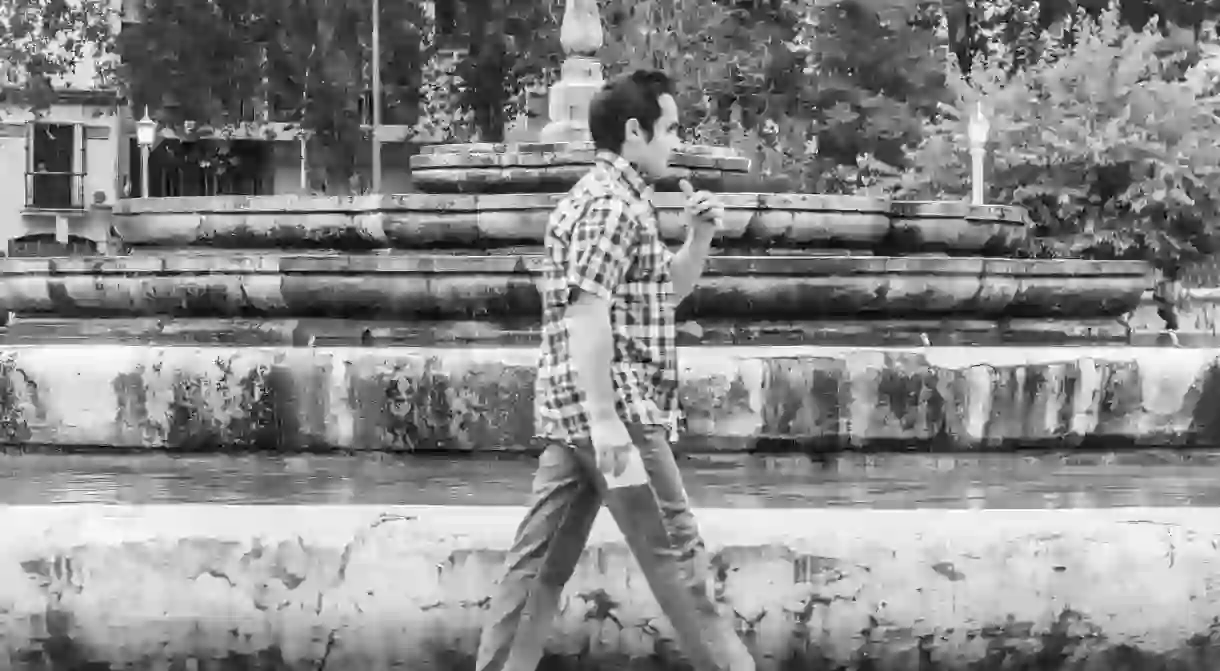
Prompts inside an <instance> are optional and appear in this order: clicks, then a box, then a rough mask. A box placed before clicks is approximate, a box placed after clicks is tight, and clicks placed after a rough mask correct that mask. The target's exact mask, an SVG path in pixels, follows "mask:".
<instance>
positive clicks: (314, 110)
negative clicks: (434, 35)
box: [118, 0, 431, 190]
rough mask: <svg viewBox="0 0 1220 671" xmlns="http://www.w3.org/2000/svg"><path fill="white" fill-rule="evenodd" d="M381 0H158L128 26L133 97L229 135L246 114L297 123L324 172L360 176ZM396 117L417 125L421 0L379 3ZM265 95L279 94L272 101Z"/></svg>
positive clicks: (341, 184) (122, 44) (127, 72)
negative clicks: (374, 2)
mask: <svg viewBox="0 0 1220 671" xmlns="http://www.w3.org/2000/svg"><path fill="white" fill-rule="evenodd" d="M372 11H373V7H372V0H351V1H347V0H212V1H210V2H206V3H200V2H193V1H192V0H149V2H148V3H147V4H146V6H145V13H144V16H143V21H142V22H140V23H137V24H134V25H132V26H130V27H128V28H127V29H126V30H124V31H123V33H122V34H121V35H120V37H119V40H118V51H119V54H120V56H121V58H122V63H123V65H122V68H123V70H122V71H123V75H124V77H123V78H124V81H126V82H127V84H128V86H129V89H130V91H129V94H130V98H131V100H132V102H133V104H134V105H135V106H136V107H137V108H139V107H142V106H144V105H148V106H149V107H150V108H151V109H153V110H154V111H155V112H156V115H155V116H156V117H157V119H158V121H159V122H160V123H161V124H163V125H168V126H171V127H174V128H178V129H183V128H184V127H185V126H186V125H187V122H191V124H192V125H193V126H194V127H195V128H196V129H198V130H197V131H196V132H198V133H203V132H205V131H214V132H218V133H219V134H221V135H222V136H223V135H224V134H225V133H228V132H231V130H232V129H234V128H235V127H236V126H237V125H239V124H254V125H256V126H257V125H258V124H260V123H262V122H266V121H286V122H291V123H293V124H296V125H297V127H298V128H299V129H300V130H301V131H302V132H304V133H306V135H307V137H308V138H309V142H310V151H309V156H310V157H311V159H314V161H313V163H314V165H313V171H314V173H315V175H316V181H317V182H319V183H320V184H321V185H324V186H329V188H331V189H337V190H342V189H344V188H345V186H348V187H350V180H351V177H352V175H354V174H355V172H356V165H357V162H358V160H359V155H358V152H360V151H362V150H364V148H366V147H367V146H368V143H367V141H366V139H367V138H366V133H365V131H364V130H363V129H362V124H363V122H365V121H366V120H367V116H368V114H367V113H366V111H365V107H366V103H368V102H369V97H368V95H367V92H368V91H369V90H370V88H371V86H370V82H371V81H372V77H371V71H372V58H373V51H372V44H371V39H372V38H371V36H372V20H373V17H372ZM379 21H380V28H381V32H382V39H381V45H382V49H381V71H382V82H383V91H384V98H383V110H385V111H386V117H387V118H386V119H385V122H386V123H401V124H406V125H412V124H414V123H415V122H416V121H417V117H418V109H419V105H420V102H421V98H420V91H421V86H420V84H421V77H420V73H421V70H422V67H423V65H424V63H425V62H426V61H427V60H428V59H429V58H430V56H431V54H430V40H429V39H428V34H429V31H430V22H429V20H428V17H427V15H426V14H425V12H424V11H423V9H422V6H421V5H420V4H419V3H415V2H390V1H388V0H387V1H385V2H381V3H380V15H379ZM263 101H268V102H269V108H267V107H265V106H264V102H263Z"/></svg>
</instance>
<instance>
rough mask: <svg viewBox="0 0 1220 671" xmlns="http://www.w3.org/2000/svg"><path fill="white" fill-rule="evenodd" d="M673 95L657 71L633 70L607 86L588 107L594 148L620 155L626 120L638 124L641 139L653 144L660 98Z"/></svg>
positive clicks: (666, 82) (671, 84) (661, 74)
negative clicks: (634, 121) (641, 131)
mask: <svg viewBox="0 0 1220 671" xmlns="http://www.w3.org/2000/svg"><path fill="white" fill-rule="evenodd" d="M673 94H674V91H673V82H672V81H670V79H669V76H668V75H666V74H665V73H664V72H661V71H659V70H636V71H635V72H633V73H631V74H629V75H621V76H619V77H615V78H614V79H612V80H610V81H608V82H606V85H605V86H603V87H602V90H601V91H599V92H598V93H597V95H596V96H594V97H593V101H592V102H591V103H589V132H590V134H591V135H592V136H593V145H594V146H595V147H597V148H598V149H608V150H610V151H612V152H615V153H618V152H619V151H621V150H622V148H623V140H624V139H626V135H625V133H626V129H625V128H624V127H625V126H626V124H627V120H628V119H636V120H638V121H639V122H640V128H641V129H642V130H643V131H644V136H645V137H647V138H648V139H649V140H652V129H653V127H654V126H656V123H657V119H660V118H661V102H660V101H661V96H663V95H673Z"/></svg>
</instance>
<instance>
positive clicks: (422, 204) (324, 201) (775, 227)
mask: <svg viewBox="0 0 1220 671" xmlns="http://www.w3.org/2000/svg"><path fill="white" fill-rule="evenodd" d="M569 168H571V167H570V166H569ZM555 169H556V170H560V169H565V168H560V167H557V168H555ZM561 197H562V194H561V193H541V194H539V193H525V194H522V193H514V194H484V195H468V194H445V195H436V194H402V195H378V196H360V197H350V198H343V197H334V198H325V197H313V196H291V195H286V196H257V197H253V196H251V197H246V196H232V197H215V198H153V199H133V200H124V201H121V202H120V203H119V204H118V205H116V207H115V215H116V216H115V228H116V230H118V232H119V234H120V235H121V236H122V237H123V239H124V240H125V241H126V242H128V243H129V244H134V245H168V246H187V245H196V246H203V247H209V246H211V247H224V248H235V249H236V248H252V249H266V248H277V247H287V248H297V249H311V248H319V249H323V248H331V249H344V250H355V249H376V248H384V247H395V248H401V249H418V248H421V247H429V246H450V247H462V246H466V247H469V248H471V249H473V250H478V249H492V248H497V247H503V246H506V245H515V244H540V243H541V240H542V234H543V231H544V229H545V225H546V220H547V217H548V216H549V215H550V213H551V210H552V209H553V208H554V205H555V203H556V201H558V200H559V199H560V198H561ZM683 198H684V197H683V196H682V194H680V193H658V194H657V195H656V197H655V199H654V202H655V203H656V205H657V211H658V220H659V225H660V228H661V233H662V235H663V236H664V237H665V238H666V239H667V240H669V241H671V242H675V243H676V242H680V241H681V240H682V239H683V238H684V236H685V223H684V218H683V215H682V208H683V202H684V200H683ZM722 199H723V200H724V202H725V209H726V215H725V223H724V226H723V228H722V229H721V231H720V232H719V233H718V237H717V241H718V242H717V244H718V246H719V247H722V248H731V249H756V250H769V249H773V248H774V249H789V248H840V249H867V250H874V251H879V252H887V251H894V252H897V253H902V254H909V253H915V252H920V251H926V252H936V253H953V254H959V255H960V254H980V255H991V256H1001V255H1003V254H1007V253H1008V248H1009V246H1010V243H1011V241H1012V239H1013V238H1015V237H1018V236H1020V235H1023V234H1024V231H1025V227H1026V224H1027V222H1028V220H1029V218H1028V215H1027V214H1026V213H1025V211H1024V210H1022V209H1021V208H1018V207H1007V206H991V205H988V206H973V205H969V204H967V203H960V202H930V203H923V202H890V201H889V200H887V199H883V198H868V197H853V196H828V195H811V194H771V193H749V192H737V191H736V190H734V192H730V193H723V194H722ZM891 248H892V249H891Z"/></svg>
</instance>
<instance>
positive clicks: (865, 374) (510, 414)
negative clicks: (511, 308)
mask: <svg viewBox="0 0 1220 671" xmlns="http://www.w3.org/2000/svg"><path fill="white" fill-rule="evenodd" d="M679 358H680V365H681V373H680V374H681V383H682V384H681V390H680V395H681V398H682V402H683V405H684V409H685V417H684V420H683V430H684V436H685V437H684V439H683V442H682V443H681V444H680V445H679V449H683V450H699V451H707V450H711V451H717V450H730V451H738V450H769V449H784V450H788V449H797V448H800V449H886V448H890V449H892V448H898V449H904V450H906V449H919V448H923V449H927V448H936V449H940V450H988V449H1008V448H1011V447H1013V446H1014V445H1021V446H1058V447H1077V446H1089V445H1104V446H1108V447H1114V446H1119V445H1127V444H1148V445H1155V446H1167V445H1184V444H1192V443H1211V444H1215V443H1216V442H1218V441H1220V421H1218V420H1217V413H1216V409H1217V407H1220V375H1217V370H1218V360H1220V350H1216V349H1174V348H1157V347H1101V348H1088V347H1022V348H1013V347H932V348H912V349H896V348H846V347H818V348H808V347H760V348H752V347H694V348H682V350H681V353H680V355H679ZM535 360H536V350H535V349H534V348H532V347H499V348H474V347H455V348H445V347H437V348H390V347H369V348H292V347H202V348H200V347H147V346H138V347H125V346H115V345H81V346H71V345H61V346H31V347H12V348H4V349H0V431H2V432H3V434H2V435H3V437H4V438H5V439H6V442H9V443H14V444H22V445H29V444H43V445H52V446H61V447H72V446H108V447H110V448H114V449H162V448H163V449H171V450H212V449H219V448H221V447H223V448H224V449H228V450H250V449H277V450H308V449H343V450H391V451H422V450H446V451H458V452H467V451H488V450H492V451H494V450H522V449H526V448H527V447H528V446H529V444H530V442H531V436H532V411H531V409H532V403H533V383H534V362H535Z"/></svg>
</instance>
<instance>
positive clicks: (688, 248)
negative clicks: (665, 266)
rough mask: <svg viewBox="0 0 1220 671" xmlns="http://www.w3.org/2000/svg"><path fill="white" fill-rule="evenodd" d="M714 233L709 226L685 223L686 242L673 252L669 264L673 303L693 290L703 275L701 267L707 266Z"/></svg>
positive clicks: (677, 302)
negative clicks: (672, 286)
mask: <svg viewBox="0 0 1220 671" xmlns="http://www.w3.org/2000/svg"><path fill="white" fill-rule="evenodd" d="M715 234H716V231H715V229H713V228H712V227H711V226H696V225H695V224H694V222H688V223H687V227H686V242H685V243H684V244H683V245H682V248H681V249H679V250H678V252H677V253H676V254H674V258H673V261H672V262H671V265H670V276H671V277H672V278H673V282H674V305H677V304H679V303H681V302H682V301H683V300H685V299H686V297H687V296H689V295H690V293H691V292H692V291H694V290H695V285H696V284H697V283H698V282H699V278H700V277H702V276H703V269H704V268H706V267H707V256H708V252H709V251H711V248H712V237H713V236H714V235H715Z"/></svg>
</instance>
